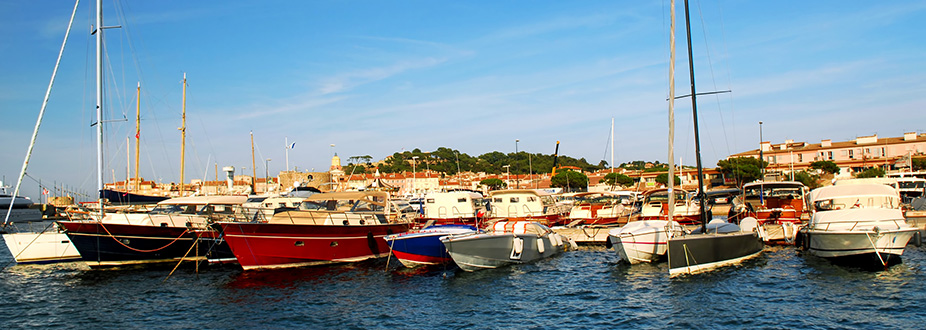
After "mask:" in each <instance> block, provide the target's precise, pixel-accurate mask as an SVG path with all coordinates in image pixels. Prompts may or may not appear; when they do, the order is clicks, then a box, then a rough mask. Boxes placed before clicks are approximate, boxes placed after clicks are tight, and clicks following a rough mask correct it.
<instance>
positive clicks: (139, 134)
mask: <svg viewBox="0 0 926 330" xmlns="http://www.w3.org/2000/svg"><path fill="white" fill-rule="evenodd" d="M139 136H141V131H135V138H136V139H138V138H139Z"/></svg>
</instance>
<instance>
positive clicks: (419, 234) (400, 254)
mask: <svg viewBox="0 0 926 330" xmlns="http://www.w3.org/2000/svg"><path fill="white" fill-rule="evenodd" d="M475 232H477V229H476V227H473V226H470V225H457V224H445V225H432V226H428V227H425V228H422V229H419V230H412V231H409V232H405V233H400V234H392V235H388V236H386V237H385V239H386V242H387V243H389V246H390V248H391V249H392V253H393V254H394V255H395V256H396V258H397V259H399V262H401V263H402V265H405V267H409V268H412V267H417V266H423V265H441V264H448V263H450V262H452V261H453V259H451V258H450V254H448V253H447V249H446V248H445V247H444V244H443V243H441V241H440V238H441V237H444V236H450V235H464V234H472V233H475Z"/></svg>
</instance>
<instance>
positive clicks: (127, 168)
mask: <svg viewBox="0 0 926 330" xmlns="http://www.w3.org/2000/svg"><path fill="white" fill-rule="evenodd" d="M131 152H132V151H131V150H129V137H128V136H126V137H125V182H124V183H123V184H122V189H123V190H125V191H129V179H131V178H132V170H131V168H132V163H131V162H130V161H129V155H130V154H131ZM115 184H116V182H115V181H113V185H115Z"/></svg>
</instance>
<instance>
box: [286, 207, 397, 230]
mask: <svg viewBox="0 0 926 330" xmlns="http://www.w3.org/2000/svg"><path fill="white" fill-rule="evenodd" d="M269 221H270V222H274V223H290V224H314V225H345V226H346V225H369V224H378V223H385V222H387V220H386V218H385V215H383V214H382V213H377V212H343V211H328V210H298V211H286V212H280V213H277V214H274V216H273V217H272V218H271V219H270V220H269Z"/></svg>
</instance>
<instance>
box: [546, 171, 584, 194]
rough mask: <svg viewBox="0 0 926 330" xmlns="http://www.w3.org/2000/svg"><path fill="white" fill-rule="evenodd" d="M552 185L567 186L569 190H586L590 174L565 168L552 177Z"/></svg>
mask: <svg viewBox="0 0 926 330" xmlns="http://www.w3.org/2000/svg"><path fill="white" fill-rule="evenodd" d="M550 186H551V187H557V188H566V190H568V191H578V190H585V189H586V188H588V176H586V175H585V174H582V173H579V172H576V171H573V170H565V171H562V172H559V173H556V175H554V176H553V177H552V178H551V179H550Z"/></svg>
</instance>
